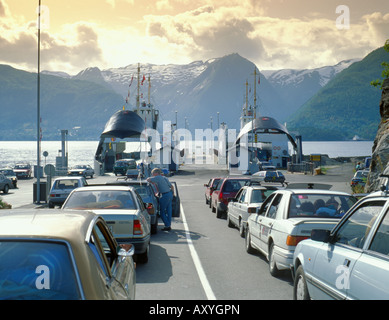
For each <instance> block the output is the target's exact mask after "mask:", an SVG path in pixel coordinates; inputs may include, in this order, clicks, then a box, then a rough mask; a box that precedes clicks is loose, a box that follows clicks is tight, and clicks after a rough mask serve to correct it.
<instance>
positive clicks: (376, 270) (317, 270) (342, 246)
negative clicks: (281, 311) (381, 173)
mask: <svg viewBox="0 0 389 320" xmlns="http://www.w3.org/2000/svg"><path fill="white" fill-rule="evenodd" d="M388 205H389V197H388V194H387V192H374V193H372V194H370V195H368V196H366V197H364V198H363V199H361V200H359V202H358V203H357V204H356V205H355V206H354V207H353V208H352V209H351V210H350V211H349V212H348V213H347V214H346V215H345V216H344V217H343V219H342V220H341V221H340V222H339V223H338V224H337V225H336V227H335V228H333V229H332V230H320V229H321V228H318V229H317V230H312V234H311V239H309V240H305V241H302V242H301V243H299V244H298V245H297V247H296V250H295V253H294V258H293V269H292V271H293V274H294V290H293V292H294V299H301V300H304V299H320V300H324V299H341V300H344V299H353V300H354V299H360V300H370V299H373V300H380V299H384V300H388V299H389V260H388V255H389V213H388Z"/></svg>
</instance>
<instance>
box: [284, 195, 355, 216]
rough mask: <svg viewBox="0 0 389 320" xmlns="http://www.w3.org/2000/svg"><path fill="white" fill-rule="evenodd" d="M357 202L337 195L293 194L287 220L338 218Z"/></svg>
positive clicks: (345, 196) (350, 197)
mask: <svg viewBox="0 0 389 320" xmlns="http://www.w3.org/2000/svg"><path fill="white" fill-rule="evenodd" d="M356 201H357V199H356V198H355V197H353V196H347V195H337V194H319V193H317V194H305V193H304V194H293V195H292V196H291V199H290V203H289V214H288V216H289V218H294V217H307V216H308V217H319V218H340V217H342V216H343V215H344V214H345V213H346V212H347V211H348V210H349V209H350V208H351V207H352V206H353V205H354V203H355V202H356Z"/></svg>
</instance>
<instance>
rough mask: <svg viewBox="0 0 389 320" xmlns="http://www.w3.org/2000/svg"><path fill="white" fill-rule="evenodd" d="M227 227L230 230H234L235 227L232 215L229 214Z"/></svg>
mask: <svg viewBox="0 0 389 320" xmlns="http://www.w3.org/2000/svg"><path fill="white" fill-rule="evenodd" d="M227 226H228V227H230V228H234V227H235V225H234V224H233V223H232V221H231V219H230V215H229V214H228V213H227Z"/></svg>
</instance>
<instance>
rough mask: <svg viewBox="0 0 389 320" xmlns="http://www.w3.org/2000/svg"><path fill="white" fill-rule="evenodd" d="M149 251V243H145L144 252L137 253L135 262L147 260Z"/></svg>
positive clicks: (145, 261)
mask: <svg viewBox="0 0 389 320" xmlns="http://www.w3.org/2000/svg"><path fill="white" fill-rule="evenodd" d="M149 251H150V243H149V244H148V245H147V249H146V251H145V252H143V253H140V254H138V255H137V262H139V263H142V264H144V263H147V262H148V261H149Z"/></svg>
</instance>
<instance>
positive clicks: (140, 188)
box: [131, 184, 153, 198]
mask: <svg viewBox="0 0 389 320" xmlns="http://www.w3.org/2000/svg"><path fill="white" fill-rule="evenodd" d="M131 186H132V187H134V189H135V190H136V191H137V192H138V193H139V195H140V196H141V197H142V198H143V197H150V196H152V195H153V193H152V192H151V189H150V188H149V187H148V186H147V185H139V184H133V185H131Z"/></svg>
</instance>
